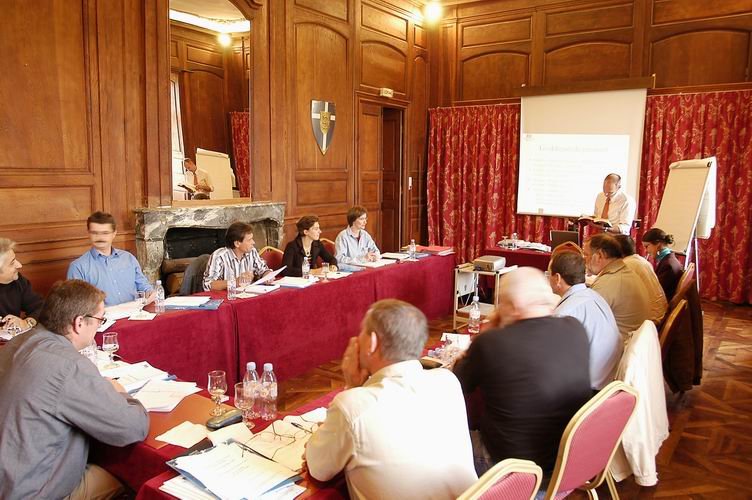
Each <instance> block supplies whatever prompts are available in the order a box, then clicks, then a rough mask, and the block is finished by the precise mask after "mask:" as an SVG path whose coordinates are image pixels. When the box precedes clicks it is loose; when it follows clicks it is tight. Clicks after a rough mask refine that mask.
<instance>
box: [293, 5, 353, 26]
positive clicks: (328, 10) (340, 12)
mask: <svg viewBox="0 0 752 500" xmlns="http://www.w3.org/2000/svg"><path fill="white" fill-rule="evenodd" d="M348 3H349V2H348V0H295V6H296V7H304V8H307V9H310V10H312V11H314V12H316V13H319V14H324V15H326V16H330V17H333V18H335V19H338V20H340V21H345V22H348V21H349V20H350V15H349V14H350V9H349V5H348Z"/></svg>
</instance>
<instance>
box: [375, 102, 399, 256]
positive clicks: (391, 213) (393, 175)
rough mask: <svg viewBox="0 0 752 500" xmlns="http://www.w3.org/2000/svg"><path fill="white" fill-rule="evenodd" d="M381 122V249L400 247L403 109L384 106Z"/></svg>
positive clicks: (397, 248) (395, 249)
mask: <svg viewBox="0 0 752 500" xmlns="http://www.w3.org/2000/svg"><path fill="white" fill-rule="evenodd" d="M382 117H383V119H382V122H381V137H382V147H381V203H380V204H379V209H380V211H381V214H380V215H381V221H380V222H381V224H380V231H379V232H380V234H381V247H380V248H381V251H382V252H383V251H389V252H395V251H398V250H399V245H400V238H401V227H400V222H401V221H400V215H401V214H400V210H401V208H402V199H401V198H402V167H403V163H404V156H403V151H404V147H405V145H403V144H402V138H403V133H404V132H403V123H404V122H403V118H404V112H403V110H402V109H395V108H382Z"/></svg>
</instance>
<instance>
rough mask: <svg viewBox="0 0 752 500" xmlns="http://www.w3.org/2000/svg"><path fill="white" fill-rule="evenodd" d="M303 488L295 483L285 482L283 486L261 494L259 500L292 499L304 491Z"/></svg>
mask: <svg viewBox="0 0 752 500" xmlns="http://www.w3.org/2000/svg"><path fill="white" fill-rule="evenodd" d="M305 490H306V489H305V488H303V487H302V486H298V485H297V484H295V483H287V484H286V485H284V486H280V487H279V488H277V489H275V490H272V491H270V492H268V493H264V494H263V495H261V500H293V499H294V498H297V497H298V496H300V495H301V494H302V493H303V492H305Z"/></svg>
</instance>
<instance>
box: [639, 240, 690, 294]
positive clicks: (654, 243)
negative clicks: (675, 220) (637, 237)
mask: <svg viewBox="0 0 752 500" xmlns="http://www.w3.org/2000/svg"><path fill="white" fill-rule="evenodd" d="M642 244H643V245H645V250H646V251H647V253H648V254H649V255H650V256H651V257H653V260H654V261H655V274H656V276H658V282H659V283H660V284H661V287H662V288H663V292H664V293H665V294H666V300H668V301H669V302H671V299H672V298H673V297H674V294H675V293H676V287H677V286H679V280H680V279H681V277H682V274H684V269H683V268H682V265H681V263H680V262H679V259H677V258H676V255H674V252H672V251H671V249H670V248H669V247H668V245H673V244H674V237H673V236H672V235H670V234H666V232H665V231H663V230H662V229H658V228H657V227H654V228H651V229H649V230H648V231H647V232H646V233H645V234H644V235H643V236H642Z"/></svg>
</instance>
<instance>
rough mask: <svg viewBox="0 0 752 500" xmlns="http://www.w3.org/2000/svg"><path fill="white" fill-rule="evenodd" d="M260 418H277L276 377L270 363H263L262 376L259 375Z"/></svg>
mask: <svg viewBox="0 0 752 500" xmlns="http://www.w3.org/2000/svg"><path fill="white" fill-rule="evenodd" d="M261 418H263V419H264V420H274V419H275V418H277V377H276V376H275V375H274V369H273V366H272V364H271V363H264V374H263V375H261Z"/></svg>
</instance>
